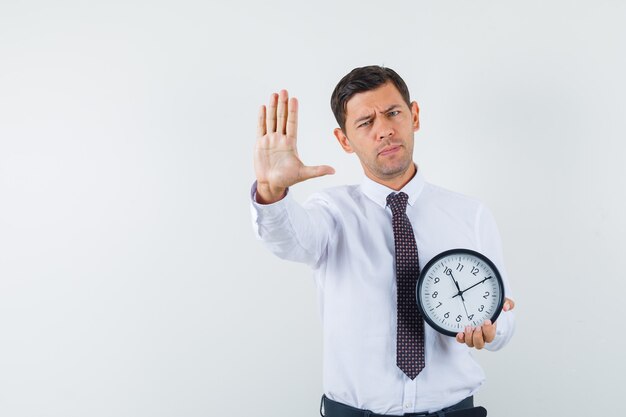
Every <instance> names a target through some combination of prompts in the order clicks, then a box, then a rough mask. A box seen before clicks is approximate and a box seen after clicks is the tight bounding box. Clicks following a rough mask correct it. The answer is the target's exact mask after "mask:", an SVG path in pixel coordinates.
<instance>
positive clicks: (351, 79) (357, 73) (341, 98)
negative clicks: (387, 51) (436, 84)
mask: <svg viewBox="0 0 626 417" xmlns="http://www.w3.org/2000/svg"><path fill="white" fill-rule="evenodd" d="M389 81H391V82H392V83H393V85H395V86H396V88H397V89H398V91H399V92H400V94H401V95H402V98H403V99H404V101H405V102H406V104H407V106H409V107H411V99H410V98H409V89H408V88H407V86H406V83H405V82H404V80H403V79H402V78H401V77H400V76H399V75H398V74H397V73H396V72H395V71H394V70H392V69H391V68H385V67H381V66H378V65H369V66H367V67H360V68H355V69H353V70H352V71H350V72H349V73H348V74H347V75H345V76H344V77H343V78H342V79H341V80H340V81H339V83H337V86H336V87H335V90H334V91H333V94H332V95H331V97H330V107H331V108H332V110H333V113H334V115H335V119H337V123H339V127H340V128H341V129H342V130H344V131H345V128H346V106H347V105H348V101H349V100H350V99H351V98H352V96H354V95H355V94H357V93H362V92H364V91H370V90H375V89H376V88H378V87H380V86H382V85H383V84H386V83H387V82H389Z"/></svg>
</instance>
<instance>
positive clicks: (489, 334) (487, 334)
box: [456, 298, 515, 349]
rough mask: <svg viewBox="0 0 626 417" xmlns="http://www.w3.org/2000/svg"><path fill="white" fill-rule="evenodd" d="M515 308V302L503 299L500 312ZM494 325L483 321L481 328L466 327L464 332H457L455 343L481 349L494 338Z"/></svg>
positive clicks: (488, 321)
mask: <svg viewBox="0 0 626 417" xmlns="http://www.w3.org/2000/svg"><path fill="white" fill-rule="evenodd" d="M513 308H515V302H514V301H513V300H511V299H509V298H505V299H504V306H503V307H502V311H510V310H513ZM496 324H497V323H491V321H490V320H487V321H485V323H484V324H483V325H482V326H478V327H476V328H472V327H471V326H467V327H466V328H465V332H459V333H458V334H457V335H456V341H457V342H459V343H465V344H466V345H467V346H468V347H471V348H476V349H482V348H484V347H485V343H491V342H492V341H493V339H495V337H496Z"/></svg>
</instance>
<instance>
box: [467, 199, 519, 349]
mask: <svg viewBox="0 0 626 417" xmlns="http://www.w3.org/2000/svg"><path fill="white" fill-rule="evenodd" d="M476 217H477V219H476V234H477V240H478V242H479V245H480V251H481V253H483V254H484V255H485V256H486V257H487V258H489V259H490V260H491V261H492V262H493V263H494V264H495V265H496V267H497V268H498V271H499V272H500V275H501V276H502V281H503V283H504V296H505V297H507V298H510V299H513V293H512V291H511V286H510V284H509V280H508V275H507V273H506V270H505V268H504V256H503V253H502V242H501V239H500V233H499V231H498V227H497V225H496V222H495V220H494V218H493V215H492V214H491V212H490V211H489V209H488V208H487V207H485V206H483V205H481V206H480V208H479V210H478V213H477V216H476ZM514 331H515V314H514V313H513V311H502V312H501V313H500V315H499V316H498V319H497V320H496V337H495V339H494V340H493V341H492V342H491V343H487V344H485V349H487V350H491V351H495V350H499V349H502V348H503V347H504V346H505V345H506V344H507V343H508V342H509V340H511V337H512V336H513V333H514Z"/></svg>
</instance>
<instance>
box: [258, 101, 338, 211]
mask: <svg viewBox="0 0 626 417" xmlns="http://www.w3.org/2000/svg"><path fill="white" fill-rule="evenodd" d="M297 132H298V101H297V100H296V98H295V97H292V98H291V99H289V95H288V93H287V91H286V90H281V91H280V93H279V94H276V93H274V94H272V96H271V97H270V102H269V105H268V107H267V109H266V107H265V106H261V108H260V110H259V118H258V125H257V141H256V146H255V149H254V169H255V174H256V178H257V199H258V200H259V202H263V203H273V202H275V201H278V200H280V199H281V198H282V196H283V195H284V193H285V190H286V189H287V188H288V187H290V186H292V185H294V184H297V183H299V182H301V181H306V180H308V179H310V178H315V177H320V176H322V175H327V174H333V173H334V172H335V171H334V169H333V168H331V167H329V166H327V165H321V166H306V165H304V164H303V163H302V161H301V160H300V158H299V157H298V149H297V146H296V142H297Z"/></svg>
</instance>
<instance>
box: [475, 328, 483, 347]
mask: <svg viewBox="0 0 626 417" xmlns="http://www.w3.org/2000/svg"><path fill="white" fill-rule="evenodd" d="M473 343H474V347H475V348H476V349H482V348H484V347H485V339H484V338H483V329H482V326H478V327H477V328H476V330H474V335H473Z"/></svg>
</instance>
